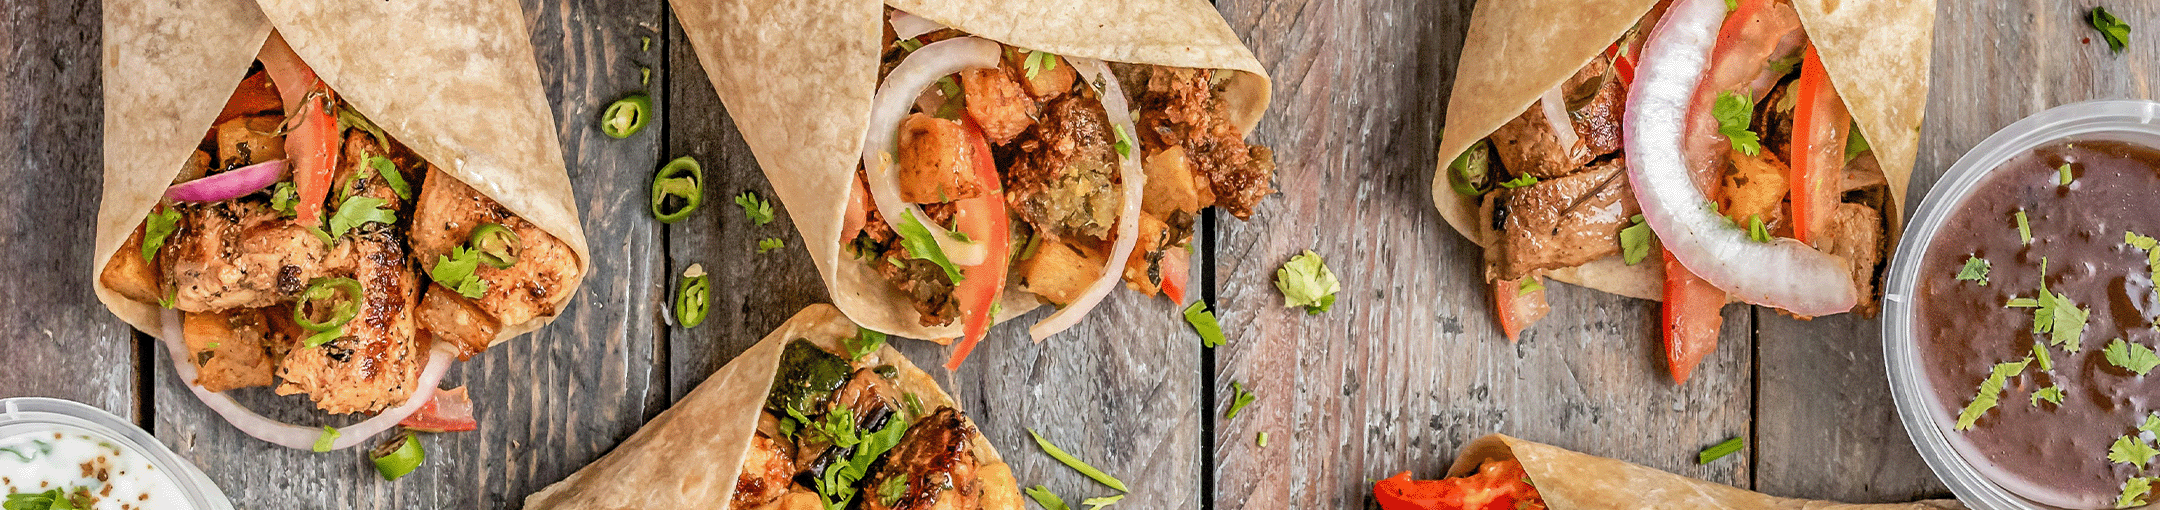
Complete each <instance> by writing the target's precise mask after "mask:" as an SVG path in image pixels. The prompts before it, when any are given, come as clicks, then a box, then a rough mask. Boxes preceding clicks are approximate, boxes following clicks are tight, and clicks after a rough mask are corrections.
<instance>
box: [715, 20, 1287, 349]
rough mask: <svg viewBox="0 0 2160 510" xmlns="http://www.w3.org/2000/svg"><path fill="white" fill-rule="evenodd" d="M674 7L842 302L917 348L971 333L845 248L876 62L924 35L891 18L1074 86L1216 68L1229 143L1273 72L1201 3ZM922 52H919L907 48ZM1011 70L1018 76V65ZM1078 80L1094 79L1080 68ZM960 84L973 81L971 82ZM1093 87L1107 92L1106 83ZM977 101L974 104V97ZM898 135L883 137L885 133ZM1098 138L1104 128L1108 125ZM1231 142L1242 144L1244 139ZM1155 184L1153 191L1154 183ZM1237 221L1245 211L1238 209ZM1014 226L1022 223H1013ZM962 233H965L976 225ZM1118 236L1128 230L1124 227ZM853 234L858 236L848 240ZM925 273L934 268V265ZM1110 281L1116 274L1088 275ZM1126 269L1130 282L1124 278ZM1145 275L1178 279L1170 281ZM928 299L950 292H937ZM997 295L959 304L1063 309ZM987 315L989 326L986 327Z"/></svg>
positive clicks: (998, 315) (1253, 112) (929, 36)
mask: <svg viewBox="0 0 2160 510" xmlns="http://www.w3.org/2000/svg"><path fill="white" fill-rule="evenodd" d="M673 5H674V7H675V13H676V15H677V17H679V18H680V19H681V22H682V25H683V29H684V32H685V33H686V34H687V35H688V37H689V38H690V41H691V42H692V44H693V46H694V47H695V48H696V50H697V53H698V57H699V61H700V63H702V64H703V66H704V69H705V70H706V72H707V73H709V75H710V76H711V79H712V83H713V86H714V88H715V89H717V91H718V92H719V96H720V99H721V100H722V101H724V102H725V103H726V105H727V108H728V112H729V113H730V114H731V115H732V116H733V117H734V119H735V124H736V125H737V126H738V127H740V128H741V130H742V133H743V137H744V139H745V140H746V141H748V142H749V145H750V147H751V149H753V150H754V151H755V152H756V154H757V158H758V162H759V164H760V166H762V167H763V168H764V171H765V174H766V177H768V178H769V179H770V180H771V182H772V184H773V188H774V190H775V191H776V192H777V193H778V195H779V197H780V201H781V202H782V203H783V204H785V205H786V206H787V209H788V213H789V215H790V216H792V217H793V218H794V221H795V226H796V228H797V229H798V230H800V231H801V233H802V235H803V239H804V240H805V244H806V245H807V247H808V248H809V250H810V254H811V259H812V261H814V262H815V263H816V265H817V268H818V271H819V273H820V274H821V275H822V276H823V277H824V280H825V282H826V285H827V289H828V290H829V291H830V292H831V294H832V299H833V301H834V304H835V305H836V306H838V307H839V308H840V310H842V311H845V312H846V313H847V314H848V316H849V317H851V318H853V319H855V320H856V321H858V322H859V323H861V324H862V325H863V326H864V327H868V328H870V329H874V330H878V331H883V332H887V333H892V334H897V335H903V336H907V337H912V338H923V339H946V338H952V337H956V336H961V335H962V334H963V324H962V323H963V322H967V321H962V320H951V317H949V316H947V317H934V316H935V315H936V314H925V313H922V312H919V311H918V310H917V309H916V307H915V306H917V305H916V304H914V303H911V301H913V300H914V299H912V298H911V294H910V293H906V292H903V291H902V290H901V289H900V288H898V287H897V286H896V284H895V283H893V282H892V281H889V280H888V277H887V276H885V275H881V274H880V273H879V272H878V270H877V269H874V268H873V267H872V265H873V264H876V263H881V262H883V261H885V260H888V258H885V257H875V256H874V255H875V254H873V256H870V257H865V258H864V259H862V260H859V259H857V258H855V257H852V256H849V255H850V254H849V253H848V252H849V251H850V250H851V248H847V247H848V246H849V245H850V244H851V242H852V241H854V239H852V237H853V232H855V231H856V230H859V227H860V225H861V221H860V220H856V221H853V222H850V220H851V217H850V214H849V213H850V208H851V205H855V203H856V202H857V201H858V200H864V199H865V197H864V196H862V195H863V194H866V193H868V192H866V191H858V190H860V189H862V188H859V187H858V185H857V184H856V182H857V177H856V176H857V173H858V168H863V163H864V161H865V155H864V146H865V143H866V142H865V135H866V133H867V132H868V131H869V130H871V129H872V126H871V125H872V124H873V121H872V112H873V103H874V102H875V101H874V100H875V98H876V97H877V94H878V91H879V86H880V81H881V80H882V79H884V78H885V76H884V74H883V71H884V70H883V69H881V62H889V61H887V60H884V59H885V58H886V57H887V56H888V53H887V48H890V47H892V46H893V42H894V41H895V40H896V39H895V38H896V37H897V38H898V39H899V40H907V39H912V38H914V37H916V35H917V34H914V33H907V34H905V35H895V34H894V33H893V32H891V31H890V30H892V29H893V28H892V27H893V26H892V25H889V24H888V19H889V16H892V17H894V18H892V19H898V18H897V17H899V16H906V17H907V18H908V19H909V23H911V24H912V25H911V26H921V27H928V28H934V29H936V30H939V31H942V32H949V31H943V29H945V28H950V29H953V30H957V31H958V32H961V33H963V34H962V36H963V37H960V38H963V39H965V38H968V37H965V36H972V37H979V38H982V39H987V40H990V41H995V42H996V43H1001V44H1002V45H1006V48H1007V56H1006V57H1005V58H1007V59H1013V58H1015V55H1018V54H1016V53H1013V51H1014V49H1015V48H1017V49H1018V50H1019V51H1028V52H1038V53H1044V54H1050V55H1053V57H1051V58H1052V59H1053V60H1055V61H1054V62H1051V63H1048V64H1043V65H1042V70H1043V71H1044V72H1045V75H1048V74H1051V73H1058V72H1063V73H1067V75H1069V74H1070V73H1071V71H1060V70H1059V69H1058V68H1060V67H1063V68H1066V69H1072V68H1079V67H1083V66H1085V65H1086V64H1085V63H1083V64H1074V65H1059V64H1058V62H1066V61H1068V60H1070V61H1103V62H1110V63H1113V64H1148V65H1153V66H1165V67H1176V68H1190V69H1199V70H1216V71H1219V72H1215V73H1207V74H1210V75H1211V79H1212V80H1213V81H1212V82H1211V85H1212V87H1213V90H1212V91H1209V93H1211V94H1213V95H1214V97H1216V98H1219V100H1220V103H1219V105H1220V110H1221V111H1222V112H1224V113H1223V117H1224V123H1223V125H1224V126H1225V130H1226V131H1228V133H1227V134H1228V135H1230V137H1231V138H1232V139H1233V140H1239V139H1241V138H1242V137H1243V136H1244V135H1245V134H1246V133H1248V132H1250V131H1251V129H1252V127H1253V126H1254V124H1256V123H1257V122H1258V121H1259V118H1260V115H1261V113H1262V112H1263V111H1264V110H1265V109H1266V105H1267V99H1268V94H1269V84H1268V79H1267V75H1266V71H1265V70H1263V69H1261V67H1260V64H1259V62H1258V61H1256V60H1255V59H1254V57H1253V55H1252V52H1251V51H1250V50H1249V49H1247V48H1246V47H1245V45H1244V44H1243V43H1241V42H1240V41H1239V40H1238V38H1237V35H1236V34H1235V33H1233V32H1232V31H1231V30H1230V27H1229V26H1228V24H1227V23H1225V22H1224V20H1223V19H1222V17H1221V15H1220V14H1218V13H1217V12H1215V11H1214V9H1213V8H1212V7H1211V6H1209V5H1208V4H1207V3H1205V2H1190V1H1183V0H1148V1H1131V2H1108V3H1105V2H1055V1H1022V2H990V1H979V0H977V1H955V0H893V1H890V2H877V1H868V0H847V1H806V0H783V1H752V0H721V1H710V0H680V1H675V2H673ZM888 7H889V8H890V9H888ZM893 9H896V10H893ZM889 12H890V13H893V14H888V13H889ZM903 12H904V13H905V14H902V13H903ZM1046 21H1047V22H1046ZM901 31H902V32H912V31H909V30H904V29H903V30H901ZM942 32H925V33H923V34H921V35H924V36H925V37H924V38H923V41H925V42H928V43H930V44H933V45H934V44H937V43H938V42H941V41H940V40H941V39H942V38H944V37H946V34H944V33H942ZM912 51H915V50H914V49H906V50H904V52H912ZM904 52H903V53H904ZM1028 54H1029V55H1033V54H1035V53H1028ZM903 65H904V64H903ZM1028 65H1029V66H1030V68H1033V67H1034V66H1036V65H1037V64H1036V63H1035V62H1034V61H1032V60H1031V61H1030V63H1029V64H1028ZM1007 66H1008V67H1011V66H1012V65H1011V64H1010V62H1008V64H1007ZM993 69H994V68H993ZM1081 72H1083V73H1085V72H1087V71H1086V69H1082V70H1081ZM1117 72H1118V74H1119V76H1120V77H1125V78H1124V79H1121V80H1117V81H1121V82H1124V83H1125V90H1127V91H1129V92H1128V94H1127V95H1133V94H1138V93H1142V92H1143V91H1138V90H1136V89H1137V88H1140V87H1141V85H1140V84H1139V83H1135V82H1134V81H1133V80H1132V78H1130V76H1132V75H1133V74H1135V73H1134V72H1132V71H1131V68H1130V67H1120V68H1119V69H1118V70H1117ZM894 74H900V73H898V72H895V73H894ZM1028 76H1029V78H1030V79H1032V78H1033V76H1034V73H1032V72H1030V73H1028ZM963 81H964V80H963ZM966 85H967V86H970V87H972V86H973V84H972V83H969V84H966ZM1096 85H1097V88H1100V85H1101V84H1100V83H1097V84H1096ZM1074 93H1075V94H1080V92H1078V91H1076V92H1074ZM968 94H970V96H971V97H972V95H973V94H975V93H974V92H969V93H968ZM909 97H912V94H910V96H909ZM1142 102H1145V99H1142ZM954 103H955V104H957V102H954ZM970 104H974V103H970ZM1046 104H1047V100H1046ZM1046 110H1047V107H1046ZM1098 111H1100V110H1098ZM901 113H902V114H904V113H905V112H901ZM975 115H976V112H973V111H970V112H969V116H970V118H971V119H975V121H981V120H983V119H982V118H979V117H976V116H975ZM1046 115H1047V113H1046ZM1115 117H1116V116H1115V115H1113V117H1112V118H1115ZM1143 120H1145V119H1143ZM954 126H957V122H956V123H954ZM892 127H893V126H891V125H886V126H884V128H885V129H891V128H892ZM1096 127H1097V128H1098V129H1104V132H1105V133H1107V128H1103V127H1102V126H1100V125H1098V126H1096ZM954 129H957V127H955V128H954ZM970 129H973V128H970ZM1128 135H1131V133H1128ZM1121 136H1122V135H1121ZM991 137H992V138H993V140H992V142H993V143H995V142H998V140H995V138H997V137H996V135H991ZM1146 142H1147V140H1146V139H1143V140H1141V144H1142V146H1141V147H1140V148H1139V150H1133V151H1131V154H1130V156H1127V157H1125V158H1121V159H1139V158H1140V157H1143V156H1147V155H1151V154H1154V150H1155V148H1152V147H1149V146H1147V144H1146ZM1016 143H1017V142H1016ZM1236 145H1237V146H1238V147H1239V148H1241V149H1242V148H1243V143H1242V141H1239V142H1238V143H1237V144H1236ZM1001 150H1003V149H1002V148H1001ZM1001 154H1003V153H1001ZM1001 157H1002V156H1001ZM1269 160H1270V163H1268V173H1269V174H1271V173H1272V162H1271V161H1272V158H1271V157H1270V158H1269ZM1000 170H1004V169H1000ZM1149 173H1150V174H1153V171H1152V170H1151V171H1150V172H1149ZM1012 179H1013V178H1012V177H1010V176H1009V175H1008V177H1007V186H1008V187H1010V189H1009V191H1010V190H1016V189H1018V187H1013V186H1012ZM1142 181H1146V180H1145V179H1138V180H1135V179H1126V180H1125V181H1124V182H1127V183H1130V184H1131V185H1133V186H1132V187H1130V188H1127V189H1135V188H1138V187H1139V186H1138V185H1139V184H1141V182H1142ZM1259 181H1260V182H1258V183H1257V189H1258V190H1262V191H1272V190H1268V189H1267V188H1266V186H1267V179H1265V178H1262V179H1260V180H1259ZM1217 182H1218V183H1219V182H1220V181H1217ZM1147 184H1150V185H1152V184H1156V183H1154V182H1151V181H1150V182H1147ZM1219 185H1220V184H1218V186H1219ZM871 186H872V189H875V188H876V186H877V184H876V183H875V182H872V184H871ZM1014 192H1019V191H1014ZM1001 193H1002V192H1001ZM1263 194H1264V193H1263ZM1150 196H1151V197H1152V196H1153V194H1152V193H1151V194H1150ZM911 202H912V201H911ZM1015 202H1023V201H1021V200H1016V201H1015ZM857 210H858V211H859V210H860V209H857ZM1016 210H1017V209H1016ZM1128 210H1130V209H1128ZM1233 213H1234V214H1239V215H1242V214H1243V213H1242V212H1238V211H1236V210H1233ZM1130 216H1131V215H1120V216H1119V217H1118V218H1117V219H1118V220H1120V221H1123V220H1125V219H1127V218H1128V217H1130ZM858 217H859V213H858ZM1014 217H1015V219H1016V220H1017V219H1019V218H1020V217H1019V215H1018V214H1017V213H1016V214H1015V216H1014ZM885 219H887V220H890V219H892V218H885ZM1173 223H1174V222H1173ZM959 228H961V229H963V230H964V229H965V228H966V226H965V225H962V226H960V227H959ZM930 229H932V230H936V231H940V232H942V230H943V229H942V226H941V225H938V224H937V223H935V222H932V223H931V225H930ZM1122 231H1125V230H1124V229H1122V227H1121V229H1120V232H1122ZM844 235H845V236H849V237H851V238H850V239H843V238H842V237H843V236H844ZM1111 237H1116V236H1115V235H1112V236H1111ZM959 242H961V243H967V242H968V241H959ZM1012 244H1014V245H1016V246H1014V249H1012V250H1011V251H1012V252H1014V254H1019V252H1020V251H1021V250H1019V249H1018V246H1017V245H1019V244H1020V242H1019V241H1013V242H1012ZM1173 244H1174V243H1173ZM948 246H949V245H948ZM1044 251H1049V250H1044ZM1144 251H1146V250H1145V248H1143V249H1141V250H1134V251H1133V253H1134V254H1135V255H1136V258H1137V254H1139V253H1142V252H1144ZM1115 253H1116V252H1115V250H1111V254H1110V255H1109V256H1108V257H1109V258H1110V259H1116V256H1115V255H1114V254H1115ZM914 255H917V256H920V255H921V254H914ZM954 258H955V259H961V258H963V257H957V256H956V257H954ZM1099 259H1100V257H1098V259H1097V260H1099ZM866 260H867V262H866ZM898 260H900V262H896V263H895V264H896V265H907V264H910V262H908V261H906V260H905V259H898ZM977 260H981V258H980V257H978V258H977ZM960 265H961V266H968V265H969V264H966V263H962V264H960ZM1120 266H1123V264H1120ZM1096 267H1102V266H1100V265H1099V264H1098V265H1097V266H1096ZM1123 267H1131V266H1123ZM929 269H930V270H933V271H934V270H936V269H937V268H936V267H935V266H930V267H929ZM1081 269H1082V270H1085V269H1086V268H1081ZM948 271H949V270H948ZM1127 271H1131V269H1127ZM1172 271H1175V269H1164V272H1172ZM1015 272H1016V273H1017V274H1016V277H1014V278H1011V279H1009V280H1010V281H1012V282H1013V285H1008V286H1006V288H1007V289H1009V290H1020V289H1024V288H1026V286H1025V285H1021V284H1020V282H1021V281H1023V280H1027V276H1026V272H1025V270H1024V269H1021V268H1015ZM1141 272H1143V273H1146V272H1148V271H1141ZM1106 273H1116V271H1107V272H1105V271H1096V272H1094V273H1090V274H1091V275H1101V274H1106ZM1131 274H1132V273H1130V272H1128V273H1126V275H1127V276H1128V277H1129V276H1130V275H1131ZM1112 276H1115V275H1112ZM1151 276H1155V277H1156V278H1159V279H1164V280H1179V279H1178V278H1174V277H1167V276H1161V275H1160V274H1154V275H1151ZM940 278H943V277H942V276H941V277H940ZM1097 278H1100V276H1087V277H1084V278H1076V279H1075V280H1089V281H1094V280H1096V279H1097ZM1143 278H1145V277H1143ZM1043 280H1044V279H1042V278H1037V279H1035V280H1034V281H1032V282H1031V283H1032V284H1035V285H1042V284H1043ZM1128 281H1130V280H1128ZM1112 283H1114V282H1112ZM1176 283H1179V284H1181V283H1183V282H1182V281H1178V282H1176ZM936 285H937V284H936V283H933V284H932V286H936ZM1136 287H1140V288H1141V289H1142V291H1143V292H1148V293H1150V294H1152V293H1153V291H1154V289H1153V287H1152V285H1147V284H1136ZM1092 288H1094V287H1091V289H1092ZM922 294H924V295H934V296H938V297H942V296H943V295H945V294H944V293H943V292H942V291H939V290H932V291H924V292H923V293H922ZM993 294H994V293H993ZM1036 294H1040V292H1037V293H1036ZM1001 295H1002V297H1001V298H996V299H994V302H996V303H997V305H996V306H995V307H989V306H983V307H975V306H969V307H963V308H968V309H978V308H990V309H994V310H995V313H990V314H983V315H986V316H987V315H994V316H995V317H994V319H995V320H1003V319H1009V318H1012V317H1015V316H1018V315H1020V314H1022V313H1025V312H1027V311H1028V310H1030V309H1033V308H1034V307H1036V306H1037V305H1039V304H1041V303H1043V302H1045V301H1052V302H1055V301H1057V300H1056V299H1048V298H1044V299H1038V297H1037V296H1036V295H1031V293H1029V292H1003V293H1002V294H1001ZM1099 299H1100V295H1099V294H1097V295H1095V296H1094V297H1093V298H1092V299H1089V298H1083V299H1078V300H1076V301H1077V302H1078V304H1069V306H1068V309H1075V310H1081V311H1084V310H1085V309H1086V308H1087V307H1088V306H1090V305H1091V304H1092V303H1093V302H1094V301H1095V300H1099ZM985 302H988V301H985ZM1060 304H1068V303H1060ZM978 311H979V310H978ZM963 313H976V312H963ZM1072 315H1073V316H1074V317H1069V318H1064V319H1061V318H1058V317H1057V316H1053V318H1052V319H1051V320H1046V321H1045V324H1044V325H1039V326H1038V328H1037V329H1036V331H1035V333H1036V336H1037V338H1038V339H1040V338H1041V337H1043V336H1046V335H1047V334H1050V333H1054V332H1055V331H1056V330H1060V329H1063V327H1064V326H1068V325H1070V323H1071V322H1072V321H1075V320H1077V318H1076V317H1077V316H1078V315H1079V314H1072ZM926 319H928V320H926ZM1065 319H1069V320H1065ZM989 320H990V319H984V323H985V325H987V322H988V321H989ZM925 322H929V323H931V324H928V325H926V324H925ZM970 336H971V337H972V336H973V335H970Z"/></svg>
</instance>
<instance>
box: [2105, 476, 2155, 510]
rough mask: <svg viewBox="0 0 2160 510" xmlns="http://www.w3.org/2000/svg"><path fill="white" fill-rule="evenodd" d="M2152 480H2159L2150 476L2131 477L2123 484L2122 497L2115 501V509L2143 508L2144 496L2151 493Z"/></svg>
mask: <svg viewBox="0 0 2160 510" xmlns="http://www.w3.org/2000/svg"><path fill="white" fill-rule="evenodd" d="M2153 480H2160V478H2154V477H2150V476H2147V477H2132V478H2130V480H2128V481H2125V482H2123V492H2122V497H2121V498H2118V499H2116V500H2115V508H2129V507H2134V506H2144V505H2145V496H2146V495H2148V494H2151V493H2152V483H2153Z"/></svg>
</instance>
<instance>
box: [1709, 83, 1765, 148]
mask: <svg viewBox="0 0 2160 510" xmlns="http://www.w3.org/2000/svg"><path fill="white" fill-rule="evenodd" d="M1710 116H1711V117H1712V118H1715V119H1717V121H1718V134H1721V135H1725V138H1726V139H1728V140H1731V141H1732V147H1733V150H1736V151H1740V153H1741V154H1746V155H1749V156H1753V155H1756V154H1761V153H1762V140H1761V139H1760V138H1759V137H1757V136H1755V132H1754V131H1749V130H1748V125H1749V124H1750V121H1751V120H1752V119H1753V118H1754V117H1755V98H1752V97H1748V96H1746V95H1742V94H1735V93H1731V92H1720V93H1718V98H1717V103H1716V104H1714V105H1711V107H1710Z"/></svg>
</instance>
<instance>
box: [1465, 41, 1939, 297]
mask: <svg viewBox="0 0 2160 510" xmlns="http://www.w3.org/2000/svg"><path fill="white" fill-rule="evenodd" d="M1659 5H1660V2H1659V0H1620V1H1606V0H1522V1H1514V2H1498V1H1487V2H1479V3H1478V5H1477V7H1476V10H1475V11H1474V13H1473V14H1472V18H1471V22H1470V29H1469V33H1468V35H1467V39H1466V40H1465V41H1464V43H1463V50H1462V60H1461V64H1460V65H1459V67H1458V68H1457V70H1456V75H1455V76H1456V77H1455V85H1454V90H1453V92H1452V93H1451V94H1450V95H1449V97H1450V100H1449V103H1448V110H1447V123H1446V125H1445V128H1444V130H1443V136H1442V138H1441V143H1440V152H1439V155H1440V166H1439V169H1438V171H1437V172H1436V173H1435V174H1434V179H1433V186H1432V194H1433V202H1434V205H1436V206H1437V207H1438V208H1439V209H1440V213H1441V216H1442V217H1443V218H1446V219H1447V222H1448V224H1449V225H1451V226H1453V227H1455V230H1456V231H1457V232H1460V233H1462V234H1463V236H1464V237H1467V238H1469V239H1470V240H1471V241H1474V242H1476V243H1478V244H1479V245H1480V246H1483V247H1486V248H1487V249H1488V250H1491V249H1494V248H1495V247H1496V243H1497V242H1498V239H1497V237H1498V234H1497V232H1496V231H1495V230H1494V229H1492V228H1489V226H1488V225H1486V224H1487V223H1490V222H1487V221H1480V220H1481V219H1482V218H1481V217H1480V215H1479V208H1480V204H1479V199H1478V197H1475V196H1469V195H1465V194H1462V193H1458V192H1456V191H1455V190H1454V189H1453V186H1451V185H1450V182H1449V168H1448V166H1449V163H1450V162H1452V161H1453V160H1455V159H1456V156H1457V155H1460V154H1463V153H1464V151H1465V150H1467V149H1470V148H1471V147H1472V145H1473V144H1475V143H1477V142H1479V141H1480V140H1483V139H1485V138H1486V137H1487V136H1489V135H1491V134H1493V133H1494V132H1495V131H1496V130H1498V129H1500V128H1501V127H1502V126H1503V125H1504V124H1506V123H1508V122H1509V121H1510V120H1513V119H1516V118H1517V117H1518V116H1522V115H1523V114H1524V111H1525V110H1526V109H1529V108H1532V107H1533V106H1535V105H1536V104H1537V103H1538V102H1539V98H1540V96H1541V94H1544V93H1545V92H1546V91H1549V90H1554V89H1555V88H1556V87H1559V86H1560V85H1561V84H1562V83H1563V82H1565V81H1568V80H1569V79H1570V77H1571V76H1573V75H1574V74H1575V73H1576V71H1577V70H1579V69H1581V68H1582V67H1583V66H1584V63H1585V62H1589V61H1591V60H1592V59H1594V58H1597V57H1599V56H1600V55H1601V54H1604V53H1605V52H1606V50H1607V48H1608V47H1610V46H1611V45H1612V44H1613V43H1614V42H1615V40H1616V39H1618V38H1620V37H1621V36H1622V35H1624V34H1628V33H1630V31H1631V30H1636V29H1637V27H1636V23H1637V21H1638V20H1641V19H1643V18H1644V15H1645V14H1646V13H1650V12H1651V11H1652V9H1653V7H1656V6H1659ZM1790 5H1791V7H1792V8H1793V9H1794V10H1796V11H1797V12H1798V14H1799V18H1800V23H1801V25H1802V26H1804V27H1805V30H1806V33H1807V37H1808V40H1809V41H1810V42H1812V43H1813V45H1814V46H1815V48H1816V49H1817V50H1818V51H1819V52H1820V55H1821V62H1822V65H1823V66H1824V67H1825V68H1826V69H1827V70H1828V74H1829V78H1830V81H1831V82H1832V83H1834V84H1835V88H1836V90H1837V91H1838V93H1839V94H1841V95H1842V97H1843V99H1844V102H1845V105H1846V106H1847V109H1848V110H1849V111H1850V113H1851V117H1852V119H1853V125H1854V126H1855V127H1857V128H1858V130H1859V131H1860V132H1861V133H1862V134H1864V135H1865V137H1866V141H1867V143H1868V144H1869V145H1871V146H1872V147H1873V150H1874V154H1875V157H1876V160H1877V162H1879V164H1880V166H1881V171H1882V174H1883V175H1884V177H1885V178H1886V179H1887V181H1888V189H1889V193H1888V195H1889V196H1888V197H1887V198H1888V203H1887V204H1886V207H1883V208H1882V213H1883V216H1884V217H1885V218H1886V219H1887V225H1888V229H1887V235H1886V236H1885V237H1884V239H1891V240H1895V239H1897V233H1898V231H1899V229H1900V228H1901V224H1902V222H1901V221H1899V219H1898V216H1899V215H1900V214H1902V211H1903V199H1904V196H1905V192H1906V187H1907V182H1908V181H1909V180H1910V179H1911V176H1912V169H1913V168H1912V167H1913V163H1914V159H1915V157H1916V153H1917V150H1918V140H1919V134H1920V123H1921V118H1922V114H1923V113H1924V110H1925V108H1926V98H1927V81H1928V58H1929V56H1930V50H1931V46H1930V44H1931V34H1932V32H1933V28H1934V18H1935V5H1934V2H1931V1H1917V2H1915V1H1902V0H1858V1H1852V0H1848V1H1842V2H1840V1H1836V0H1794V1H1791V2H1790ZM1649 29H1650V27H1648V26H1643V27H1640V31H1641V32H1648V31H1649ZM1623 218H1624V216H1623ZM1653 258H1654V254H1653ZM1545 275H1546V276H1550V277H1552V278H1554V279H1557V280H1560V281H1564V282H1569V283H1574V284H1578V285H1583V286H1586V287H1590V288H1594V289H1598V290H1603V291H1606V292H1611V293H1615V294H1620V295H1624V296H1630V297H1636V298H1642V299H1652V300H1656V299H1660V298H1661V294H1660V288H1661V285H1662V283H1663V280H1664V275H1663V271H1662V269H1660V267H1659V264H1656V263H1643V264H1637V265H1628V264H1625V263H1624V262H1623V261H1622V260H1621V259H1620V257H1617V256H1614V257H1605V258H1601V259H1598V260H1595V261H1592V262H1589V263H1585V264H1581V265H1576V266H1572V267H1565V268H1558V269H1554V270H1551V271H1549V272H1546V273H1545Z"/></svg>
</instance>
